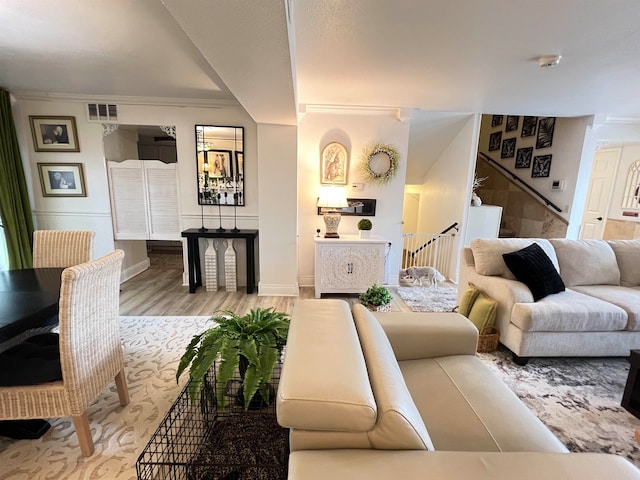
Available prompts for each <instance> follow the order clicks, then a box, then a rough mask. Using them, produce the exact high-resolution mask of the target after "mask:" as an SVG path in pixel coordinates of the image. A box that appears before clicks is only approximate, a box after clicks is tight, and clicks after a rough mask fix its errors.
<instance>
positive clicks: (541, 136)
mask: <svg viewBox="0 0 640 480" xmlns="http://www.w3.org/2000/svg"><path fill="white" fill-rule="evenodd" d="M555 126H556V118H555V117H545V118H541V119H540V120H538V137H537V139H536V148H537V149H538V148H548V147H550V146H551V145H552V144H553V130H554V129H555Z"/></svg>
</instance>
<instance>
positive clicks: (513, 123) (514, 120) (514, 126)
mask: <svg viewBox="0 0 640 480" xmlns="http://www.w3.org/2000/svg"><path fill="white" fill-rule="evenodd" d="M519 123H520V117H518V116H517V115H507V124H506V125H505V127H504V131H505V132H513V131H514V130H518V124H519Z"/></svg>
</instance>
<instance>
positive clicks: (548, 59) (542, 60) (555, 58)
mask: <svg viewBox="0 0 640 480" xmlns="http://www.w3.org/2000/svg"><path fill="white" fill-rule="evenodd" d="M561 58H562V55H547V56H544V57H538V65H540V67H541V68H545V67H554V66H556V65H557V64H559V63H560V59H561Z"/></svg>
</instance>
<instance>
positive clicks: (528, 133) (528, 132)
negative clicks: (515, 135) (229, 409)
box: [520, 117, 538, 138]
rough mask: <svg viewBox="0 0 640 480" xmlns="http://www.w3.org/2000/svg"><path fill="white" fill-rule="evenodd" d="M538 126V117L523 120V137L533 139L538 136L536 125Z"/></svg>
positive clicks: (521, 134)
mask: <svg viewBox="0 0 640 480" xmlns="http://www.w3.org/2000/svg"><path fill="white" fill-rule="evenodd" d="M537 124H538V117H524V118H523V119H522V132H521V133H520V136H521V137H523V138H524V137H533V136H534V135H535V134H536V125H537Z"/></svg>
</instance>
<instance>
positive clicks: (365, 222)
mask: <svg viewBox="0 0 640 480" xmlns="http://www.w3.org/2000/svg"><path fill="white" fill-rule="evenodd" d="M372 227H373V223H371V220H369V219H368V218H363V219H362V220H360V221H359V222H358V230H371V228H372Z"/></svg>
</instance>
